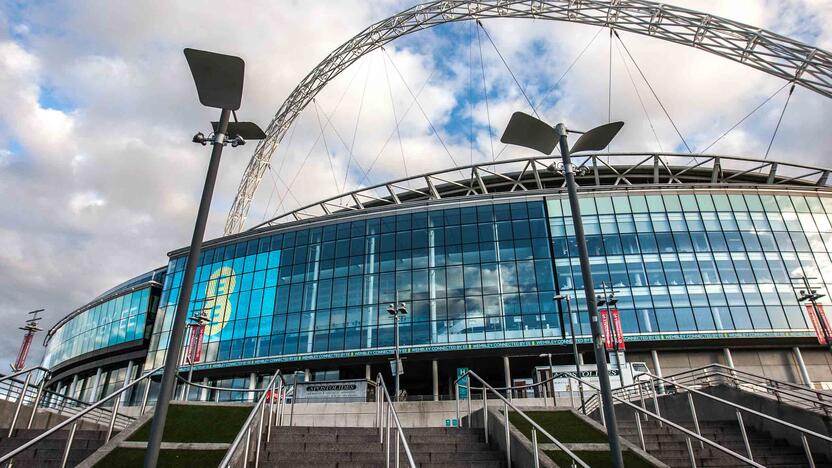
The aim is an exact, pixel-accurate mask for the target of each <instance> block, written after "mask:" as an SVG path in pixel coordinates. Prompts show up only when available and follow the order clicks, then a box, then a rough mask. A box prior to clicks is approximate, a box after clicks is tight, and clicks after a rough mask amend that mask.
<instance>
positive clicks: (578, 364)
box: [554, 294, 586, 412]
mask: <svg viewBox="0 0 832 468" xmlns="http://www.w3.org/2000/svg"><path fill="white" fill-rule="evenodd" d="M554 300H556V301H558V304H560V301H562V300H566V314H567V315H569V334H570V335H572V357H573V358H574V359H575V377H577V378H579V379H580V378H581V358H580V355H579V354H578V337H577V336H576V334H575V318H577V317H575V318H573V317H572V296H570V295H569V294H558V295H556V296H555V297H554ZM578 392H580V394H581V409H582V410H583V411H584V412H586V408H584V384H583V383H582V382H581V381H578Z"/></svg>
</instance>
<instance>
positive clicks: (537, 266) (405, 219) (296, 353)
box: [145, 190, 832, 368]
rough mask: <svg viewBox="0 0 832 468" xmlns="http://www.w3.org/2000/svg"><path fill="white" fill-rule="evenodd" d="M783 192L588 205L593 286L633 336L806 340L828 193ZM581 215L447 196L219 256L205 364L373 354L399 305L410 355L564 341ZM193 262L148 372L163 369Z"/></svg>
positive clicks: (203, 264)
mask: <svg viewBox="0 0 832 468" xmlns="http://www.w3.org/2000/svg"><path fill="white" fill-rule="evenodd" d="M783 193H785V192H780V194H777V193H767V192H765V191H760V192H755V191H745V192H742V193H740V192H727V191H724V190H722V191H720V190H714V191H708V190H697V192H696V193H693V192H690V191H687V192H685V191H683V190H681V191H680V190H664V191H662V192H661V193H647V192H644V193H639V194H632V193H630V194H627V193H623V191H622V193H618V192H612V193H603V194H602V193H597V194H592V195H590V194H586V195H582V197H581V204H582V205H581V206H582V213H583V215H584V223H585V228H586V234H587V241H588V245H589V251H590V252H589V253H590V258H591V264H592V272H593V277H594V282H595V285H596V290H597V291H598V293H599V294H600V293H601V290H602V286H601V285H602V284H604V285H606V286H607V287H608V288H609V289H610V290H615V292H616V295H617V297H618V298H619V302H618V308H619V310H620V311H621V316H622V322H623V328H624V332H625V333H626V334H627V339H628V340H653V339H695V338H703V339H706V338H709V337H713V336H715V335H714V334H715V333H718V334H720V336H732V334H733V336H749V335H748V334H749V333H751V334H753V336H787V335H790V334H791V335H798V336H806V335H808V334H809V333H810V332H809V331H808V324H807V321H806V317H805V313H804V310H803V309H802V307H801V306H800V305H799V304H798V302H797V300H796V298H795V294H794V290H793V288H792V283H791V281H790V277H797V276H801V275H806V276H808V277H814V278H818V280H817V282H819V283H825V284H827V285H832V261H830V252H832V235H830V234H832V223H831V222H830V218H831V216H830V215H832V198H829V197H821V196H818V195H811V194H810V195H797V194H794V193H793V192H789V194H788V195H786V194H783ZM570 216H571V215H570V210H569V206H568V203H567V201H566V200H565V199H561V198H544V197H536V198H529V197H522V198H521V197H516V199H512V200H511V201H494V200H489V201H480V202H476V203H466V204H452V203H443V204H441V205H437V206H428V207H422V208H418V209H413V208H410V209H408V210H407V211H406V212H405V210H400V211H399V212H397V213H396V214H395V215H387V216H377V217H368V218H362V219H358V220H355V221H349V222H340V223H333V224H328V225H324V226H319V227H314V228H303V229H301V228H296V229H294V230H291V229H287V230H284V231H283V232H280V233H276V234H275V233H264V234H263V235H262V236H261V237H259V238H256V239H254V240H247V241H241V242H237V243H233V244H227V245H223V246H219V247H214V248H210V249H207V250H206V251H205V252H204V253H203V255H202V258H201V259H200V262H199V266H198V269H197V279H196V283H195V287H194V292H193V295H192V298H191V303H190V313H193V311H194V310H199V309H203V308H204V309H207V310H208V311H209V312H210V316H211V318H212V320H213V323H212V324H211V325H209V326H208V328H207V329H206V333H205V344H204V346H205V347H204V350H205V351H204V356H205V358H204V361H203V362H204V363H207V364H208V365H209V366H210V365H212V363H215V364H219V363H221V362H227V361H235V360H240V359H259V358H262V359H266V360H267V361H268V359H270V358H271V359H272V360H295V359H302V358H304V356H312V357H340V356H347V355H369V354H374V350H378V349H382V348H389V347H391V346H392V344H393V336H394V335H393V322H392V319H391V318H390V316H389V315H388V314H387V312H386V309H387V306H388V304H390V303H393V302H394V301H395V300H396V296H397V295H398V300H399V301H402V302H406V303H407V307H408V312H409V313H408V315H407V317H406V319H405V320H404V321H403V322H402V323H401V343H402V346H404V347H405V348H406V351H407V350H409V351H413V352H418V351H419V350H420V349H422V350H430V351H437V350H451V349H471V348H478V347H504V346H517V345H534V344H543V343H555V344H556V343H559V342H560V343H565V342H566V341H558V340H566V339H567V338H568V336H567V333H568V327H566V328H565V329H564V327H562V326H561V323H563V317H564V315H563V314H564V313H565V311H561V310H559V308H558V307H557V305H556V304H555V303H554V302H553V300H552V297H553V295H554V294H555V293H562V294H571V295H572V296H573V297H574V298H576V300H574V301H572V304H573V306H575V307H576V308H577V310H578V311H580V312H584V306H583V303H584V301H583V299H584V296H583V282H582V280H581V275H580V266H579V262H578V258H577V252H576V247H575V239H574V229H573V226H572V222H571V217H570ZM553 259H554V261H553ZM184 264H185V259H184V257H177V258H173V259H172V260H171V261H170V264H169V266H168V274H167V275H166V280H165V286H164V289H163V293H162V299H161V305H160V308H159V314H162V315H159V317H160V318H162V317H164V320H158V321H157V325H156V327H155V330H154V332H153V335H152V337H151V343H150V350H149V355H148V360H147V363H146V366H145V368H151V367H152V366H156V365H160V364H161V363H162V362H163V355H164V348H165V346H166V344H167V342H168V339H169V330H170V325H171V324H170V321H171V317H172V314H173V312H174V310H175V307H176V299H177V297H178V294H179V286H180V284H181V279H182V273H183V270H184ZM580 317H581V322H582V323H581V327H580V331H579V334H581V335H588V334H589V328H588V323H587V321H586V314H585V313H581V314H580ZM726 334H727V335H726ZM380 352H381V351H378V352H376V353H375V354H378V353H380ZM384 352H386V351H384ZM327 353H335V354H329V355H327ZM339 353H340V354H339Z"/></svg>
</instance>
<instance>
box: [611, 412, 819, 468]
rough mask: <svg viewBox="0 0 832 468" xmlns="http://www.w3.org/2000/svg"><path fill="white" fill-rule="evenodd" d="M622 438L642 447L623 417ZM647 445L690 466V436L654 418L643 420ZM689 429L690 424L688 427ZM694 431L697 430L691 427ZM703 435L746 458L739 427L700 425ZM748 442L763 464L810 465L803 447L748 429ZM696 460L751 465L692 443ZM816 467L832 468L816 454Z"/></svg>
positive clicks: (671, 462)
mask: <svg viewBox="0 0 832 468" xmlns="http://www.w3.org/2000/svg"><path fill="white" fill-rule="evenodd" d="M618 423H619V431H620V434H621V437H624V438H626V439H627V440H629V441H631V442H633V443H634V444H636V445H638V444H640V442H639V437H638V429H637V427H636V422H635V420H634V419H633V417H629V418H627V417H621V416H619V419H618ZM641 425H642V430H643V432H644V442H645V445H646V449H647V452H648V453H649V454H650V455H652V456H654V457H656V458H658V459H659V460H661V461H662V462H664V463H665V464H667V465H668V466H671V467H674V468H676V467H689V466H691V465H690V459H689V455H688V450H687V443H686V441H685V440H686V438H687V437H686V436H685V435H684V434H682V433H681V432H679V431H677V430H675V429H671V428H669V427H667V426H664V427H659V425H658V423H657V422H656V421H655V420H653V419H651V420H650V421H642V423H641ZM685 426H686V427H687V426H689V425H685ZM687 429H690V430H693V427H687ZM700 430H701V433H702V436H703V437H705V438H706V439H710V440H712V441H714V442H716V443H718V444H720V445H722V446H724V447H726V448H728V449H731V450H733V451H734V452H736V453H738V454H740V455H744V456H746V449H745V444H744V442H743V439H742V434H741V433H740V428H739V424H737V423H736V422H735V423H733V424H732V423H730V422H727V421H720V422H700ZM746 431H747V432H746V433H747V434H748V441H749V444H750V445H751V453H752V455H753V460H754V461H755V462H757V463H760V464H761V465H764V466H767V467H776V468H798V467H807V466H809V464H808V461H807V460H806V456H805V454H804V452H803V448H802V447H794V446H791V445H789V444H788V443H787V442H786V441H784V440H781V439H775V438H773V437H771V436H770V435H769V434H768V433H766V432H761V431H756V430H754V429H753V428H750V427H747V428H746ZM691 442H692V444H693V449H694V450H693V451H694V455H695V459H696V466H699V467H720V468H733V467H744V466H748V465H746V464H744V463H742V462H741V461H740V460H738V459H736V458H734V457H732V456H730V455H727V454H725V453H723V452H721V451H719V450H717V449H715V448H710V447H709V446H707V445H705V448H702V447H700V445H699V443H698V442H697V441H695V440H691ZM814 461H815V466H816V467H817V468H832V463H830V462H829V461H828V460H827V459H826V458H825V457H824V456H823V455H820V454H814Z"/></svg>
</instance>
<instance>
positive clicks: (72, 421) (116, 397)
mask: <svg viewBox="0 0 832 468" xmlns="http://www.w3.org/2000/svg"><path fill="white" fill-rule="evenodd" d="M161 368H162V366H159V367H157V368H156V369H153V370H151V371H149V372H147V373H146V374H144V375H142V376H141V377H139V378H138V379H136V380H134V381H132V382H130V383H125V385H124V386H122V387H121V388H120V389H119V390H116V391H114V392H112V393H110V394H109V395H107V396H105V397H104V398H102V399H100V400H98V401H97V402H95V403H92V404H90V405H89V406H88V407H87V408H85V409H84V410H82V411H79V412H77V413H75V414H73V415H72V416H70V417H69V418H67V419H66V420H64V421H61V422H60V423H58V424H57V425H55V426H54V427H52V428H51V429H49V430H47V431H46V432H44V433H43V434H41V435H39V436H37V437H35V438H34V439H32V440H30V441H28V442H26V443H25V444H23V445H21V446H20V447H17V448H16V449H14V450H12V451H10V452H9V453H7V454H5V455H3V456H2V457H0V465H4V464H5V466H10V465H11V464H12V462H13V459H14V457H16V456H17V455H20V454H21V453H23V452H25V451H27V450H29V449H31V448H32V447H34V446H36V445H38V444H39V443H40V442H41V441H43V440H45V439H47V438H49V437H50V436H52V435H53V434H55V433H56V432H58V431H60V430H62V429H64V428H66V427H69V436H68V437H67V441H66V447H65V448H64V452H63V456H62V458H61V467H62V468H63V467H65V466H66V464H67V461H68V459H69V452H70V450H71V449H72V443H73V441H74V439H75V432H76V430H77V429H78V424H79V423H80V422H82V420H86V418H87V416H88V415H89V414H90V413H92V412H94V411H99V410H101V409H103V406H104V405H105V404H107V403H109V402H113V403H112V408H111V409H110V410H109V411H110V420H109V425H108V428H107V436H106V438H105V440H104V441H105V443H106V442H107V441H109V440H110V438H111V437H112V435H113V431H114V429H115V428H116V420H117V417H116V416H117V415H118V409H119V406H120V404H121V400H122V397H123V394H124V393H125V392H127V391H128V390H130V389H132V388H135V387H136V386H137V385H138V384H139V383H140V382H145V381H146V382H148V385H145V388H146V389H147V390H145V393H144V400H143V403H142V413H144V409H145V407H146V406H147V396H148V390H149V389H150V385H149V382H150V379H152V378H153V374H154V373H155V372H157V371H158V370H160V369H161ZM10 377H11V376H10ZM28 383H29V382H28V379H27V382H25V384H24V386H23V387H24V388H25V387H26V386H28ZM20 401H21V402H22V401H23V398H21V399H20ZM33 414H34V411H33ZM9 435H11V432H10V434H9Z"/></svg>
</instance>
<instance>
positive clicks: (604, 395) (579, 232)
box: [500, 112, 624, 468]
mask: <svg viewBox="0 0 832 468" xmlns="http://www.w3.org/2000/svg"><path fill="white" fill-rule="evenodd" d="M623 126H624V123H623V122H611V123H608V124H606V125H601V126H600V127H595V128H593V129H591V130H589V131H587V132H584V133H581V132H574V133H581V136H580V138H578V141H576V142H575V145H574V146H573V147H572V150H571V151H570V150H569V146H568V142H567V138H566V134H567V132H568V130H567V128H566V125H564V124H562V123H559V124H557V125H555V126H554V127H551V126H550V125H549V124H547V123H546V122H543V121H541V120H539V119H536V118H534V117H532V116H530V115H528V114H524V113H522V112H515V113H514V114H512V116H511V119H510V120H509V122H508V125H507V126H506V130H505V132H504V133H503V136H502V137H501V138H500V141H501V142H503V143H506V144H512V145H518V146H523V147H526V148H531V149H534V150H536V151H539V152H541V153H543V154H545V155H547V156H548V155H549V154H551V153H552V151H553V150H554V149H555V146H560V153H561V161H562V163H563V176H564V179H566V190H567V192H568V194H569V205H570V207H571V209H572V222H573V225H574V226H575V238H576V241H577V244H578V253H579V255H580V262H581V275H582V277H583V281H584V293H585V294H586V305H587V310H588V311H589V324H590V326H591V328H592V343H593V350H594V352H595V360H596V362H597V363H598V383H599V384H600V387H601V400H602V402H603V411H604V416H605V418H606V422H607V437H608V439H609V444H610V455H611V456H612V462H613V467H615V468H623V467H624V461H623V458H622V457H621V444H620V442H619V440H618V424H617V422H616V418H615V409H614V407H613V398H612V390H611V387H610V377H609V374H608V373H607V372H608V371H607V359H606V356H605V353H604V342H603V337H602V335H601V325H600V323H599V320H598V307H597V306H596V304H595V288H594V286H593V284H592V270H591V268H590V265H589V253H588V251H587V246H586V237H585V235H584V225H583V220H582V219H581V207H580V205H579V203H578V189H577V184H576V183H575V174H574V173H573V169H572V159H571V157H570V153H576V152H579V151H600V150H602V149H604V148H606V147H607V145H609V144H610V142H611V141H612V139H613V138H615V136H616V135H617V134H618V132H619V131H620V130H621V127H623Z"/></svg>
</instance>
